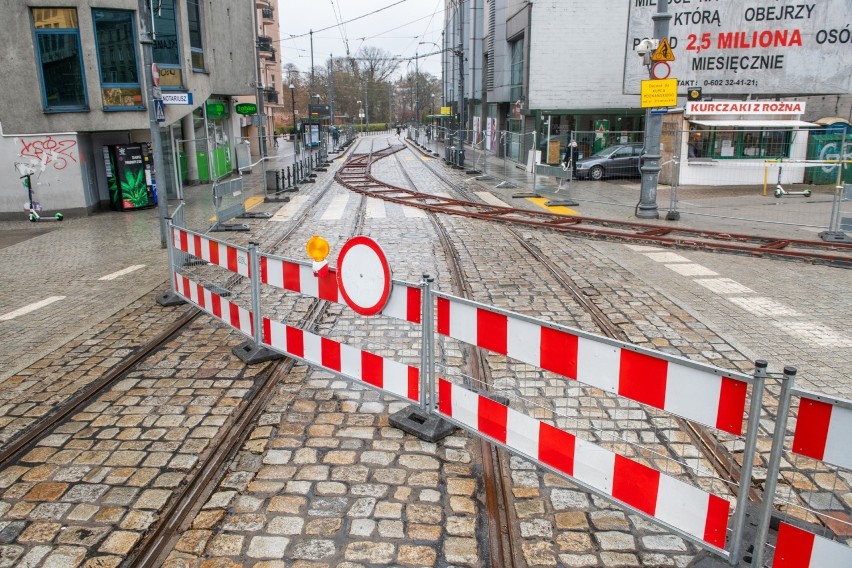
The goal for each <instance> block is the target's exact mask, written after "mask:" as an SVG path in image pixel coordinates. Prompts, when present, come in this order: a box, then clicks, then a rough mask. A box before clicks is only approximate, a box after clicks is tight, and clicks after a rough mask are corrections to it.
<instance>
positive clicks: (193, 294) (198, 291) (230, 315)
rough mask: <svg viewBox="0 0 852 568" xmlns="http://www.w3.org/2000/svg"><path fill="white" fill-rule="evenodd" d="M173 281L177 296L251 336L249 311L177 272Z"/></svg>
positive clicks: (251, 327) (250, 314)
mask: <svg viewBox="0 0 852 568" xmlns="http://www.w3.org/2000/svg"><path fill="white" fill-rule="evenodd" d="M174 279H175V290H176V291H177V292H178V294H180V295H181V296H183V297H184V298H186V299H187V300H189V301H190V302H192V303H193V304H195V305H196V306H198V307H199V308H201V309H202V310H204V311H205V312H207V313H208V314H210V315H212V316H213V317H215V318H217V319H220V320H222V321H223V322H225V323H226V324H228V325H229V326H231V327H233V328H234V329H236V330H237V331H239V332H240V333H243V334H245V335H248V336H249V337H251V336H252V330H253V326H254V314H252V313H251V310H247V309H245V308H243V307H242V306H238V305H237V304H235V303H234V302H229V301H228V300H226V299H225V298H223V297H221V296H219V295H218V294H216V293H214V292H211V291H210V290H208V289H207V288H205V287H204V286H202V285H200V284H198V283H197V282H193V281H192V280H190V279H189V278H187V277H186V276H183V275H181V274H179V273H177V272H175V275H174Z"/></svg>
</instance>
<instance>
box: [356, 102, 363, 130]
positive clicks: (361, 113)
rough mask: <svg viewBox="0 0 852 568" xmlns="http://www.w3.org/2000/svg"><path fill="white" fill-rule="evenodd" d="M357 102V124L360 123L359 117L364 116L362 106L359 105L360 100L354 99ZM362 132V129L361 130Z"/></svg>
mask: <svg viewBox="0 0 852 568" xmlns="http://www.w3.org/2000/svg"><path fill="white" fill-rule="evenodd" d="M355 102H356V103H357V104H358V125H359V126H360V125H361V119H362V118H364V107H362V106H361V101H360V100H358V101H355ZM361 132H363V129H362V130H361Z"/></svg>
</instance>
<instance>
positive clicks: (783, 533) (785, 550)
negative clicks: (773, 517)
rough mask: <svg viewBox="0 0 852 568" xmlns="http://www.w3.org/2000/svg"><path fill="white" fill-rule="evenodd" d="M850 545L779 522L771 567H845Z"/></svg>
mask: <svg viewBox="0 0 852 568" xmlns="http://www.w3.org/2000/svg"><path fill="white" fill-rule="evenodd" d="M850 566H852V548H850V547H848V546H846V545H844V544H841V543H839V542H836V541H833V540H829V539H827V538H823V537H821V536H817V535H815V534H814V533H812V532H808V531H806V530H804V529H800V528H798V527H794V526H793V525H790V524H787V523H784V522H782V523H781V524H780V525H779V527H778V540H777V544H776V545H775V557H774V558H773V559H772V568H849V567H850Z"/></svg>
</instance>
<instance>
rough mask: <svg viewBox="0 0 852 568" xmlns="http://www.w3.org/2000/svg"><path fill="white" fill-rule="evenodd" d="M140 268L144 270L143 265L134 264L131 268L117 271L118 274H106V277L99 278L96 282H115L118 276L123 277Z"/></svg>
mask: <svg viewBox="0 0 852 568" xmlns="http://www.w3.org/2000/svg"><path fill="white" fill-rule="evenodd" d="M140 268H145V265H144V264H134V265H133V266H128V267H127V268H125V269H123V270H119V271H118V272H113V273H112V274H107V275H106V276H101V277H100V278H98V280H115V279H116V278H118V277H120V276H124V275H125V274H130V273H131V272H134V271H136V270H139V269H140Z"/></svg>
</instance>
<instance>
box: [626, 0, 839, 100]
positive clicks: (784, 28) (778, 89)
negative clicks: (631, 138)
mask: <svg viewBox="0 0 852 568" xmlns="http://www.w3.org/2000/svg"><path fill="white" fill-rule="evenodd" d="M656 4H657V2H656V1H655V0H631V1H630V15H629V16H628V25H627V45H626V53H625V65H624V93H625V94H637V95H638V94H639V93H640V90H641V81H642V80H643V79H648V78H649V77H648V68H647V67H646V66H644V65H643V64H642V58H640V57H638V56H637V55H636V53H635V51H634V48H635V46H636V45H638V44H639V43H640V42H641V41H642V40H643V39H646V38H651V37H653V30H654V25H653V20H652V16H654V14H656V13H657V5H656ZM849 7H850V3H849V0H822V1H820V2H800V1H796V0H775V1H773V2H766V1H765V0H714V1H713V2H700V1H697V0H678V1H676V2H672V1H671V0H670V1H669V2H668V12H669V13H670V14H672V18H671V20H669V44H670V45H671V49H672V53H673V54H674V56H675V61H671V62H668V65H670V66H671V74H670V77H672V78H676V79H677V80H678V92H679V93H680V94H686V91H687V89H689V88H691V87H701V88H702V89H703V93H704V95H719V94H725V95H732V94H743V95H745V94H754V95H760V94H763V95H817V94H845V93H850V92H852V10H850V9H849Z"/></svg>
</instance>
